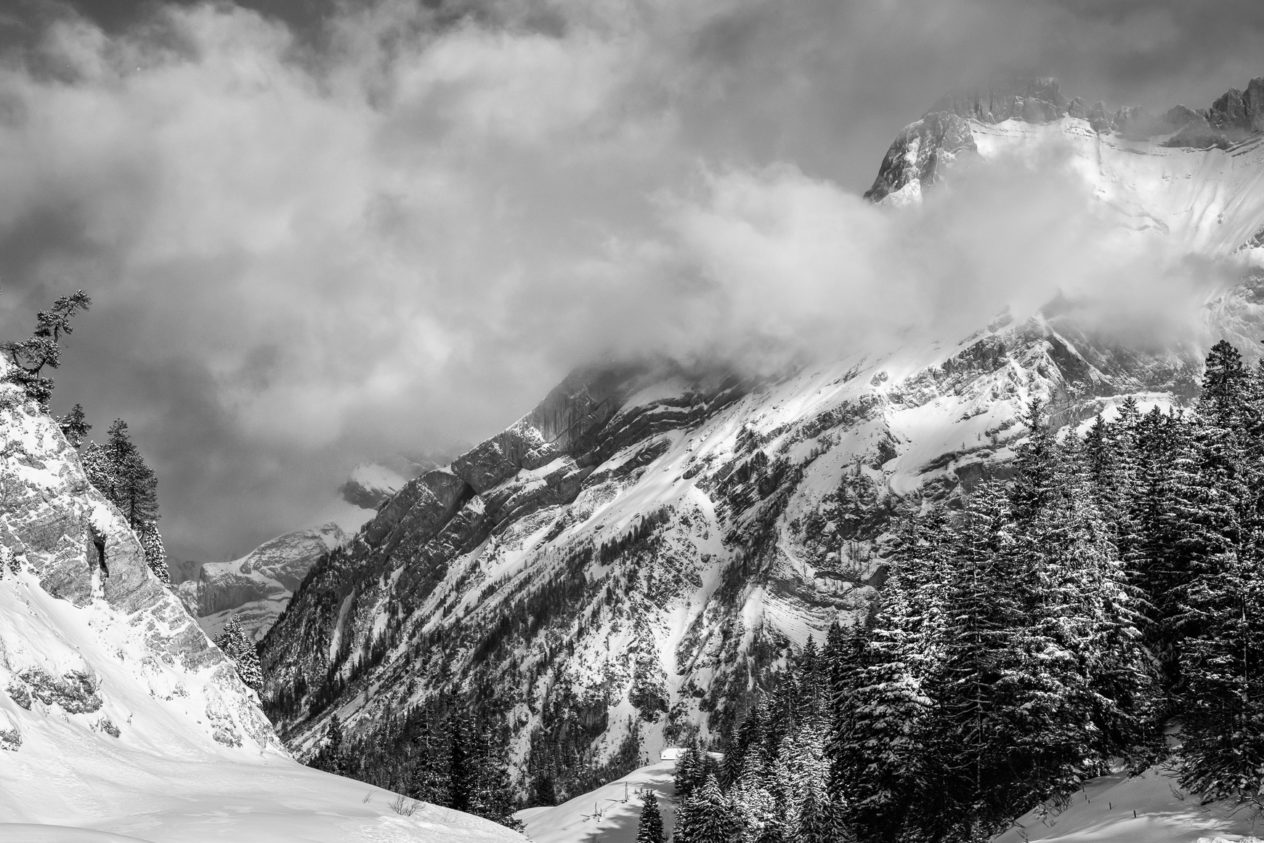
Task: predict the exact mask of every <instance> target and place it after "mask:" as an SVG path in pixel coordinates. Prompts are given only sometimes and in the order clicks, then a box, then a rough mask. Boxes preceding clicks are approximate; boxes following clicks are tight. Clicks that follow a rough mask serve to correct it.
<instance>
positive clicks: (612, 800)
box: [514, 760, 676, 843]
mask: <svg viewBox="0 0 1264 843" xmlns="http://www.w3.org/2000/svg"><path fill="white" fill-rule="evenodd" d="M675 769H676V762H675V761H674V760H670V761H660V762H658V763H657V764H651V765H650V766H648V767H642V768H641V769H639V770H634V771H633V772H631V773H629V774H628V775H626V776H624V777H623V778H621V779H619V780H617V781H613V782H611V783H610V784H607V785H602V786H601V787H599V788H597V789H596V790H594V791H591V792H590V793H585V794H584V795H582V796H576V797H575V798H574V799H572V800H570V801H569V802H563V803H562V804H561V805H557V806H554V807H552V808H527V809H526V810H523V811H519V812H518V813H517V814H515V815H514V816H516V817H517V818H518V819H520V820H522V821H523V822H524V823H525V824H526V826H527V836H528V837H530V838H531V840H532V841H533V843H580V841H584V843H587V841H601V843H634V841H635V840H636V828H637V823H639V822H640V820H641V798H640V795H639V794H640V793H641V792H643V791H647V790H652V791H654V793H655V794H657V795H658V807H659V810H661V811H662V814H663V831H664V832H667V833H671V831H672V830H673V828H674V827H675V820H676V802H675V799H674V797H673V796H672V774H673V773H674V772H675Z"/></svg>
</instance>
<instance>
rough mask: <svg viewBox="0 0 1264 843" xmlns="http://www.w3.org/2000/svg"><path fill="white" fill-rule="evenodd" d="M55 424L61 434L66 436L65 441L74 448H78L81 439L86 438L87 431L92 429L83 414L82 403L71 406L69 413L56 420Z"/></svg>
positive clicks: (80, 444)
mask: <svg viewBox="0 0 1264 843" xmlns="http://www.w3.org/2000/svg"><path fill="white" fill-rule="evenodd" d="M57 425H58V426H59V427H60V428H61V432H62V435H63V436H65V437H66V441H67V442H69V443H70V447H72V448H74V449H75V450H78V449H79V448H80V446H82V445H83V440H84V439H85V438H87V436H88V431H89V430H91V429H92V425H90V424H88V421H87V418H86V416H85V415H84V412H83V405H82V404H76V405H75V406H73V407H71V408H70V412H69V413H67V414H66V415H64V416H62V417H61V418H59V419H58V420H57Z"/></svg>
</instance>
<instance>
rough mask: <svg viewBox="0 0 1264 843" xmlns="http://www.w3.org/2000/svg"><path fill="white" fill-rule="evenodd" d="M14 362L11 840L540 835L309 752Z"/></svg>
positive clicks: (2, 469) (7, 724) (7, 752)
mask: <svg viewBox="0 0 1264 843" xmlns="http://www.w3.org/2000/svg"><path fill="white" fill-rule="evenodd" d="M7 365H8V364H7V363H5V362H4V361H3V359H2V358H0V840H5V841H9V840H13V841H25V840H32V841H38V840H49V841H52V840H57V841H80V840H82V841H94V840H124V839H126V840H136V841H147V843H177V841H186V840H205V841H221V840H223V841H234V843H265V842H266V843H271V841H276V840H297V839H302V840H310V841H328V843H335V841H336V843H346V842H347V841H377V840H398V841H401V843H402V841H419V843H500V841H504V843H508V841H512V840H522V839H523V838H522V837H521V836H520V835H518V834H515V833H514V832H511V831H509V830H508V829H505V828H502V827H499V826H496V825H493V824H492V823H489V822H486V821H484V820H480V819H477V818H475V817H471V816H468V815H464V814H459V813H457V812H455V811H449V810H446V809H442V808H436V807H434V806H430V805H421V804H415V803H411V802H410V801H409V800H404V799H402V798H399V797H396V796H395V795H394V794H390V793H387V792H385V791H382V790H379V789H377V788H372V787H369V786H367V785H364V784H362V783H360V782H352V781H350V780H347V779H341V778H339V777H337V776H331V775H328V774H326V773H321V772H319V771H316V770H312V769H309V768H306V767H303V766H301V765H299V764H297V763H296V762H295V761H293V760H292V759H291V758H290V757H289V755H288V753H287V752H286V750H285V748H284V747H283V746H282V744H281V742H280V740H278V738H277V736H276V734H275V732H274V731H273V728H272V725H271V724H270V723H269V722H268V720H267V719H266V718H265V717H264V715H263V713H262V712H261V711H260V710H259V707H258V702H257V698H256V696H255V694H254V693H253V692H252V691H251V690H249V689H248V688H247V687H246V686H245V685H244V684H242V682H241V680H240V679H239V678H238V676H237V672H236V669H235V667H234V666H233V665H232V664H231V663H230V662H229V661H228V660H227V659H226V658H225V657H224V655H223V654H222V653H221V652H220V651H219V650H218V649H217V648H216V647H215V646H214V645H213V644H212V643H211V642H210V641H209V640H208V639H207V637H206V635H205V634H204V633H203V631H202V630H201V629H200V628H199V627H198V625H197V623H196V622H195V621H194V620H193V618H192V617H190V615H189V614H188V612H186V611H185V608H184V606H183V605H182V604H181V602H180V600H178V599H177V598H176V596H175V595H174V594H172V593H171V592H170V591H169V590H167V588H166V587H164V585H163V584H162V583H161V582H159V581H158V580H157V579H156V578H155V577H154V575H153V573H152V572H151V571H150V570H149V567H148V565H146V563H145V556H144V551H143V550H142V549H141V546H140V543H139V541H138V540H137V538H136V536H135V535H134V534H133V533H132V531H131V529H130V528H129V527H128V525H127V521H126V520H125V519H124V518H123V517H122V515H121V514H120V513H119V512H118V511H117V510H116V509H115V508H114V507H113V506H112V505H111V504H110V503H108V502H107V501H106V500H105V498H104V497H103V496H102V495H101V494H100V493H99V492H97V491H96V490H95V489H94V488H92V486H91V485H89V483H88V481H87V478H86V477H85V475H84V472H83V468H82V466H81V465H80V463H79V459H78V455H77V453H76V452H75V450H74V449H73V448H71V447H70V445H69V444H68V443H67V442H66V440H65V438H64V437H63V436H62V434H61V432H60V430H59V429H58V426H57V423H56V422H55V421H53V420H52V419H51V418H49V417H48V416H47V415H45V414H43V413H41V412H39V411H38V409H37V408H36V407H35V405H34V404H32V403H30V402H28V401H26V400H25V397H24V396H23V394H22V392H21V390H20V389H18V388H17V387H15V386H14V385H12V384H9V383H6V382H4V380H3V375H4V374H5V369H6V367H7ZM94 538H96V539H103V540H104V553H103V554H102V553H99V552H98V549H97V546H96V544H95V543H94Z"/></svg>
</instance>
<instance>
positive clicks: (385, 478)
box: [338, 463, 416, 509]
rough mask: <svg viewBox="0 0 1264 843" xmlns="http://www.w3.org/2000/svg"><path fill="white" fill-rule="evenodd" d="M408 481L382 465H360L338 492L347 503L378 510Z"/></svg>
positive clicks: (352, 471)
mask: <svg viewBox="0 0 1264 843" xmlns="http://www.w3.org/2000/svg"><path fill="white" fill-rule="evenodd" d="M412 476H414V477H415V476H416V475H415V474H413V475H412ZM408 480H409V478H408V477H405V476H404V475H403V474H402V473H400V472H399V471H397V470H395V469H394V468H390V467H389V466H385V465H382V464H381V463H360V464H359V465H357V466H356V467H355V468H354V469H352V470H351V475H350V476H349V477H347V479H346V481H345V482H344V483H343V484H342V485H341V486H340V487H338V492H339V494H341V495H342V498H343V500H345V501H346V502H347V503H353V504H355V505H356V506H360V507H364V508H365V509H377V508H378V507H379V506H381V505H382V503H383V502H385V501H386V499H387V498H389V497H390V496H391V495H393V494H395V493H396V492H398V491H399V490H400V489H402V488H403V487H404V484H405V483H407V482H408Z"/></svg>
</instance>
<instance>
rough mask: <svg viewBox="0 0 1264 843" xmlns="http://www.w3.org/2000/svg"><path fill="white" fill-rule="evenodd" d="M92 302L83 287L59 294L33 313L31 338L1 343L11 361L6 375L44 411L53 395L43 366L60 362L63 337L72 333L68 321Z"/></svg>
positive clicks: (51, 367)
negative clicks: (62, 294)
mask: <svg viewBox="0 0 1264 843" xmlns="http://www.w3.org/2000/svg"><path fill="white" fill-rule="evenodd" d="M91 305H92V299H91V298H89V297H88V294H87V293H85V292H84V291H83V290H79V291H77V292H75V293H72V294H71V295H69V296H62V297H61V298H59V299H57V300H56V301H55V302H53V306H52V308H50V309H49V310H45V311H41V312H40V313H38V314H37V315H36V317H35V332H34V333H33V335H32V336H31V338H30V339H27V340H21V341H19V342H10V343H4V344H0V351H3V352H5V353H7V354H8V355H9V359H10V361H11V362H12V363H13V368H12V370H10V372H9V375H8V376H9V378H10V379H11V380H12V381H13V382H14V383H16V384H18V385H19V386H21V387H22V389H23V390H24V391H25V392H26V396H27V398H29V399H30V400H32V401H35V402H37V403H38V404H39V405H40V408H41V409H43V410H45V411H47V409H48V400H49V398H51V397H52V394H53V381H52V378H49V377H48V376H46V375H45V374H44V368H45V367H48V368H49V369H56V368H57V367H58V366H60V365H61V340H62V337H64V336H69V335H70V334H72V333H73V332H74V331H73V328H72V327H71V325H70V320H71V319H72V318H74V316H75V315H76V314H77V313H78V312H79V311H81V310H87V309H88V308H89V307H90V306H91Z"/></svg>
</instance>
